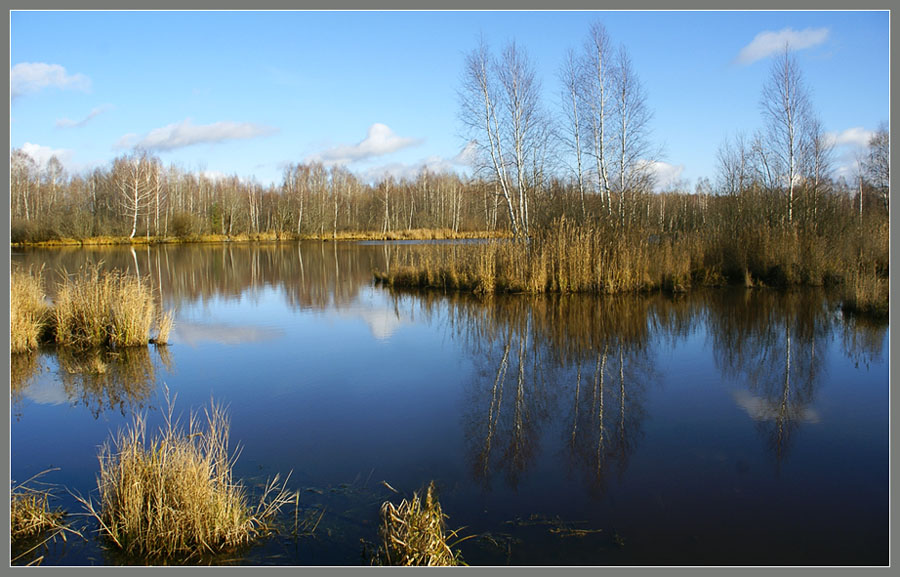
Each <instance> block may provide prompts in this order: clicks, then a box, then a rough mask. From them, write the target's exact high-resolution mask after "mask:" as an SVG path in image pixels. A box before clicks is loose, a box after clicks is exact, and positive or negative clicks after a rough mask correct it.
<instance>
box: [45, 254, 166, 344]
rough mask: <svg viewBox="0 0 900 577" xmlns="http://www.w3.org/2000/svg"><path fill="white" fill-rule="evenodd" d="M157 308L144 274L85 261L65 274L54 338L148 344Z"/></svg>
mask: <svg viewBox="0 0 900 577" xmlns="http://www.w3.org/2000/svg"><path fill="white" fill-rule="evenodd" d="M155 313H156V305H155V303H154V301H153V294H152V291H151V289H150V284H149V283H148V282H147V281H146V280H142V279H140V278H138V277H135V276H130V275H127V274H125V273H124V272H122V271H118V270H112V271H105V270H103V269H102V267H101V266H100V265H93V266H86V267H83V268H82V269H80V270H79V272H78V273H77V274H75V275H68V274H63V280H62V283H61V285H60V286H59V291H58V293H57V297H56V302H55V306H54V308H53V321H54V322H53V328H54V335H55V340H56V343H57V344H58V345H62V346H71V347H78V348H90V347H99V346H108V347H132V346H140V345H146V344H147V343H148V342H150V329H151V327H152V326H153V321H154V318H155Z"/></svg>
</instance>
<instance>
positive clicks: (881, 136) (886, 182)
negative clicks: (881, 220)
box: [865, 122, 891, 214]
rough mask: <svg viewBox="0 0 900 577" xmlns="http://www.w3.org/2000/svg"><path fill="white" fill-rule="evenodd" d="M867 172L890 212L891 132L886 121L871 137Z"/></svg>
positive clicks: (868, 177)
mask: <svg viewBox="0 0 900 577" xmlns="http://www.w3.org/2000/svg"><path fill="white" fill-rule="evenodd" d="M865 173H866V178H867V179H868V181H869V182H870V183H871V184H872V186H873V187H874V188H875V189H876V190H877V191H878V193H879V194H880V195H881V201H882V204H883V205H884V210H885V212H887V213H888V214H890V192H891V134H890V132H889V131H888V126H887V123H885V122H882V123H881V124H880V125H879V126H878V130H876V131H875V134H873V135H872V138H870V139H869V150H868V154H867V156H866V159H865Z"/></svg>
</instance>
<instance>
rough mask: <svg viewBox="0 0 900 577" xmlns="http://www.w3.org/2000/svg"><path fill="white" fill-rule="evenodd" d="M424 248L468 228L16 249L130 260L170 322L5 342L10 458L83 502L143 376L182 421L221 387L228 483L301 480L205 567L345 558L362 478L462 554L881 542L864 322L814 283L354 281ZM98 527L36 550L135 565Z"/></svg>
mask: <svg viewBox="0 0 900 577" xmlns="http://www.w3.org/2000/svg"><path fill="white" fill-rule="evenodd" d="M421 250H437V251H447V252H449V251H458V250H466V245H465V244H454V245H450V244H448V245H421V244H407V243H360V244H356V243H318V242H310V243H299V244H298V243H280V244H238V243H232V244H218V245H207V246H202V245H187V246H174V245H173V246H161V247H158V248H156V247H152V248H146V247H144V248H139V249H135V250H134V251H132V250H131V249H129V248H95V249H56V250H28V251H19V250H15V249H14V250H13V253H12V260H13V264H14V266H16V265H23V266H26V267H27V266H29V265H36V266H41V265H43V266H44V271H45V272H44V275H45V279H46V280H47V281H50V282H46V283H45V284H47V285H49V286H52V285H53V284H54V281H55V278H56V274H57V271H58V270H60V269H62V268H66V269H68V270H69V271H74V270H76V269H77V268H78V267H79V266H81V265H83V264H85V263H89V262H100V261H102V262H103V263H104V266H106V267H110V268H112V267H115V268H120V269H128V270H131V271H134V270H136V269H137V270H138V271H139V272H140V274H141V275H144V276H145V278H147V279H149V282H151V283H152V284H153V286H154V288H155V289H158V292H159V294H160V298H161V301H162V305H163V307H164V308H166V309H175V311H176V320H175V328H174V331H173V333H172V337H171V342H170V344H169V346H167V347H160V348H156V347H153V346H151V347H149V348H147V349H136V350H129V351H123V352H122V353H121V354H119V355H117V356H111V355H105V356H104V357H103V358H102V359H101V360H102V362H103V363H104V364H105V365H106V366H107V369H106V371H105V372H103V373H99V374H98V373H91V372H85V371H84V367H85V366H88V365H90V364H91V363H94V362H95V361H96V359H93V360H92V359H90V358H84V356H83V355H82V356H79V355H73V354H71V353H64V352H60V353H59V354H57V352H56V351H54V350H51V349H44V350H42V351H40V353H38V354H34V355H24V356H23V355H16V356H14V357H13V358H12V361H11V380H12V383H11V388H12V393H11V407H10V419H11V448H10V462H11V474H12V479H13V480H15V481H19V482H21V481H24V480H26V479H27V478H29V477H31V476H32V475H34V474H36V473H38V472H40V471H43V470H45V469H48V468H57V469H58V470H54V471H51V472H50V473H48V474H47V475H45V476H44V477H43V480H45V481H47V482H49V483H54V484H56V485H58V486H60V487H61V488H65V489H67V490H68V491H71V492H74V493H78V494H81V495H88V494H90V493H91V492H92V491H94V494H93V496H94V499H95V500H96V494H95V492H96V475H97V472H98V463H97V452H98V446H99V445H101V444H102V443H103V442H104V441H105V440H106V439H107V438H108V437H109V436H110V434H111V433H113V432H115V431H116V430H117V429H119V428H120V427H122V426H124V425H126V424H128V423H129V422H130V421H131V418H132V415H133V414H134V413H135V412H137V411H140V412H144V411H146V412H147V413H148V415H149V417H148V418H149V422H150V426H151V429H153V428H155V426H156V425H157V424H159V423H161V422H162V416H163V415H162V413H163V412H164V409H165V398H164V393H165V389H166V387H167V388H168V390H169V392H170V394H171V396H173V397H177V399H176V402H175V412H176V414H178V413H180V414H182V415H183V418H182V420H183V421H184V420H186V418H187V416H188V414H189V413H190V411H201V412H202V410H203V408H204V407H208V406H209V403H210V401H211V400H214V401H216V402H220V403H222V404H224V405H226V406H227V407H228V411H229V415H230V417H231V423H232V426H231V446H232V447H233V448H238V449H240V456H239V458H238V460H237V463H236V466H235V476H236V477H237V478H240V479H242V480H243V481H244V483H245V484H246V485H247V486H248V487H251V488H252V489H253V490H255V491H256V490H259V487H260V485H262V484H264V483H265V482H266V480H267V479H269V478H271V477H273V476H274V475H275V474H276V473H280V474H281V475H282V476H284V475H286V474H287V473H291V477H290V481H289V487H290V488H291V489H292V490H299V491H300V499H299V506H297V507H295V506H293V505H292V506H291V507H289V508H287V509H285V510H284V511H283V519H281V522H282V523H283V528H282V530H281V531H280V533H279V534H278V535H276V536H274V537H271V538H269V539H267V540H265V541H264V542H262V543H261V544H259V545H257V546H254V547H252V548H249V549H247V550H246V551H242V552H240V553H239V554H238V555H232V556H230V557H228V558H221V559H214V560H212V562H216V563H237V564H251V565H268V564H278V565H358V564H367V563H369V560H368V558H367V555H368V554H369V553H370V552H371V550H372V548H373V547H374V546H375V545H376V544H377V543H378V533H377V529H378V523H379V508H380V506H381V503H382V502H383V501H385V500H393V501H394V502H395V503H396V502H399V501H400V498H401V496H400V495H397V494H395V493H394V492H392V491H391V490H389V489H388V487H386V486H385V485H384V484H383V483H382V482H383V481H384V482H386V483H388V484H389V485H390V486H391V487H393V488H395V489H396V490H397V491H399V492H400V493H402V494H403V495H411V494H412V492H413V491H415V490H419V489H420V488H422V487H423V486H424V485H426V484H427V483H428V482H429V481H430V480H434V481H435V482H436V484H437V487H438V490H439V497H440V502H441V505H442V507H443V510H444V512H445V513H446V514H447V515H448V516H449V519H448V526H449V527H450V528H461V527H462V529H461V531H460V535H461V536H469V535H471V536H473V537H472V538H471V539H468V540H465V541H463V542H462V543H460V544H459V548H460V549H461V551H462V556H463V559H464V560H465V561H466V562H468V563H469V564H473V565H475V564H477V565H485V564H486V565H506V564H513V565H521V564H525V565H546V564H550V565H572V564H574V565H711V564H712V565H796V564H799V565H886V564H887V563H888V561H889V559H888V553H889V540H888V537H889V509H888V505H889V461H888V457H889V455H888V448H889V437H888V426H889V406H888V395H889V389H888V360H889V359H888V356H889V354H888V326H887V324H875V323H871V322H863V321H861V320H855V319H853V318H844V317H843V316H842V314H841V313H840V310H839V309H838V308H837V301H835V300H833V299H831V298H829V295H828V294H827V293H825V292H823V291H816V290H803V291H793V292H779V291H772V290H761V289H755V290H745V289H743V288H740V289H733V288H729V289H715V290H697V291H694V292H692V293H690V294H687V295H683V296H674V297H673V296H670V295H651V296H627V297H582V296H563V297H559V296H557V297H543V298H535V297H528V296H508V297H502V298H501V297H494V298H492V299H486V300H485V299H478V298H476V297H474V296H471V295H463V294H446V295H445V294H440V293H434V292H432V293H409V292H396V291H392V290H391V289H388V288H384V287H381V286H378V285H376V284H375V283H374V282H373V280H372V279H373V275H372V272H373V270H374V269H379V270H384V269H385V268H387V267H388V266H397V264H398V263H402V262H403V260H404V259H405V258H407V257H409V255H411V254H412V253H413V252H414V251H421ZM161 409H162V410H161ZM58 497H59V498H58V499H57V500H56V501H55V505H57V506H61V507H64V508H65V509H67V510H69V511H71V512H76V513H77V512H81V507H80V505H79V504H78V503H77V501H76V500H75V499H74V498H73V497H71V496H70V495H69V494H68V493H67V492H66V491H65V490H62V489H60V492H59V495H58ZM70 519H73V520H74V522H75V523H76V525H79V524H86V523H88V521H87V519H86V518H84V517H74V518H70ZM316 520H318V525H315V521H316ZM295 523H298V524H299V525H298V526H300V525H302V526H304V527H306V528H307V529H309V528H310V527H311V526H315V530H314V531H309V530H307V532H306V534H299V535H298V534H294V535H292V532H293V528H294V526H295ZM95 529H96V527H94V526H91V525H88V527H87V530H86V531H85V532H84V533H85V536H86V540H81V539H79V538H77V537H75V538H71V537H70V538H69V540H68V541H67V542H65V543H63V542H56V543H55V544H51V545H49V546H48V548H47V549H46V550H43V551H40V552H39V553H37V554H42V555H44V559H43V564H44V565H57V564H62V565H83V564H121V563H140V562H141V561H140V560H134V559H123V558H121V557H119V556H117V555H116V554H115V553H113V552H111V551H108V550H106V549H105V548H104V546H103V544H102V542H101V541H100V540H99V539H98V538H97V537H96V535H95V534H94V531H95ZM32 558H33V556H32V557H26V558H25V559H24V560H23V562H27V561H28V560H30V559H32ZM209 561H210V560H207V562H209Z"/></svg>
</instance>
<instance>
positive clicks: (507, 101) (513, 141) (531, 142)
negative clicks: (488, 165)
mask: <svg viewBox="0 0 900 577" xmlns="http://www.w3.org/2000/svg"><path fill="white" fill-rule="evenodd" d="M497 76H498V78H499V80H500V84H501V86H502V88H503V90H502V92H501V95H502V103H503V108H504V109H505V111H506V124H507V127H506V130H505V131H504V132H505V137H506V138H507V139H508V142H509V144H508V146H509V148H511V149H512V151H513V164H514V166H515V169H516V191H517V193H518V218H519V225H520V228H521V229H522V232H523V234H524V235H526V236H527V235H528V226H529V215H528V196H529V187H530V185H533V184H534V181H533V179H532V180H531V182H529V179H528V177H527V170H528V169H529V165H532V164H536V163H537V160H538V158H539V156H540V155H541V153H542V151H543V149H544V146H543V144H544V142H545V141H544V137H545V136H546V135H545V134H544V132H543V130H542V129H543V128H544V126H542V124H543V123H542V122H541V110H540V102H539V98H540V91H541V87H540V83H539V82H538V80H537V79H536V77H535V73H534V66H533V64H532V63H531V60H530V59H529V57H528V54H527V53H526V52H525V51H524V50H523V49H521V48H519V47H518V46H517V45H516V43H515V42H510V43H509V44H508V45H507V46H506V48H505V49H504V50H503V59H502V61H500V62H499V63H498V65H497Z"/></svg>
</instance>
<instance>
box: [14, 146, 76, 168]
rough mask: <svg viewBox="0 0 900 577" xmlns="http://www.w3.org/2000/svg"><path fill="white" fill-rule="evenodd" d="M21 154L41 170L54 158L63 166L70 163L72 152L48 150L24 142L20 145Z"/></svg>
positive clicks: (44, 147) (62, 149)
mask: <svg viewBox="0 0 900 577" xmlns="http://www.w3.org/2000/svg"><path fill="white" fill-rule="evenodd" d="M22 152H24V153H25V154H27V155H28V156H30V157H31V158H32V159H34V161H35V162H36V163H37V165H38V166H39V167H41V168H43V167H45V166H47V163H48V162H49V161H50V158H52V157H54V156H55V157H56V159H57V160H59V161H60V162H61V163H63V165H64V166H65V165H66V164H68V163H69V162H70V161H71V157H72V151H71V150H69V149H66V148H50V147H49V146H41V145H40V144H32V143H31V142H26V143H25V144H23V145H22Z"/></svg>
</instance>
